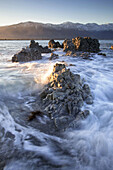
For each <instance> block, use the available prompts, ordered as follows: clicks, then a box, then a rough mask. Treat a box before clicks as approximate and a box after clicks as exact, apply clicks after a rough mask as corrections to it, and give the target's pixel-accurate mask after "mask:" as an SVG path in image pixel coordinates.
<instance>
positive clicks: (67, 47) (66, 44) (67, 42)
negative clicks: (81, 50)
mask: <svg viewBox="0 0 113 170" xmlns="http://www.w3.org/2000/svg"><path fill="white" fill-rule="evenodd" d="M63 46H64V48H63V51H65V52H67V51H75V46H74V44H73V42H72V40H64V42H63Z"/></svg>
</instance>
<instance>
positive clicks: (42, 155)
mask: <svg viewBox="0 0 113 170" xmlns="http://www.w3.org/2000/svg"><path fill="white" fill-rule="evenodd" d="M38 42H39V43H40V44H41V45H43V46H46V45H47V44H48V41H46V40H42V41H38ZM60 42H62V41H60ZM29 43H30V42H29V41H0V170H1V169H4V170H36V169H41V170H43V169H44V170H45V169H52V170H54V169H57V170H67V169H71V170H76V169H78V170H113V50H110V46H111V45H113V41H110V40H109V41H108V40H101V41H100V44H101V45H100V48H101V52H102V53H105V54H106V56H101V55H97V54H94V55H93V57H92V58H91V60H85V59H82V58H73V57H68V56H64V54H65V53H64V52H63V51H62V50H61V49H59V50H57V51H56V52H55V53H57V54H59V56H60V57H59V59H57V60H54V61H50V60H48V58H49V57H50V54H43V59H42V60H39V61H32V62H27V63H12V62H11V58H12V56H13V55H14V54H15V53H17V52H19V51H20V50H21V49H22V48H23V47H26V46H28V45H29ZM62 61H64V62H65V63H67V65H69V64H74V65H75V66H68V67H69V68H70V70H71V71H72V72H73V73H78V74H80V75H81V78H82V79H84V81H86V82H87V83H88V84H89V86H90V88H91V92H92V94H93V97H94V103H93V104H92V105H87V104H84V108H85V109H89V110H90V115H89V116H88V117H87V119H85V120H82V121H81V124H80V128H79V129H73V130H71V131H65V132H64V133H63V134H62V135H53V134H51V133H49V132H47V133H46V131H45V130H44V128H45V127H46V122H47V119H48V118H47V117H46V116H45V117H43V118H37V119H36V120H33V121H32V122H28V121H27V118H28V115H29V114H30V112H31V111H33V110H36V109H39V107H40V106H39V103H38V102H37V101H38V94H39V93H40V91H41V90H42V88H43V86H44V85H45V84H46V83H47V76H48V75H49V74H50V73H51V72H52V68H53V65H54V64H55V63H56V62H62Z"/></svg>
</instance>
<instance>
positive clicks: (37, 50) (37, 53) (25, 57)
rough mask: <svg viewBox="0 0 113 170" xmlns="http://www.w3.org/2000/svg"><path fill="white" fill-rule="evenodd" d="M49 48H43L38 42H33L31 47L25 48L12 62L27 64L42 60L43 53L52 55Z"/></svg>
mask: <svg viewBox="0 0 113 170" xmlns="http://www.w3.org/2000/svg"><path fill="white" fill-rule="evenodd" d="M50 52H51V50H50V49H48V47H42V46H41V45H39V43H38V42H35V41H34V40H31V42H30V45H29V47H26V48H23V49H22V50H21V51H20V52H19V53H17V54H15V55H14V56H13V57H12V62H27V61H33V60H40V59H42V56H41V53H50Z"/></svg>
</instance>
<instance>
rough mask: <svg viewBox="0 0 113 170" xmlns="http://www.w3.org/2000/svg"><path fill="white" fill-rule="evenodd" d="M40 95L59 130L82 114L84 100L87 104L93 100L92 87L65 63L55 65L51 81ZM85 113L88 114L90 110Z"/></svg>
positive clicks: (66, 126)
mask: <svg viewBox="0 0 113 170" xmlns="http://www.w3.org/2000/svg"><path fill="white" fill-rule="evenodd" d="M40 97H41V99H42V103H43V107H44V108H45V111H46V112H48V113H49V115H50V116H51V119H53V121H54V123H55V126H56V127H57V129H58V130H62V129H65V128H68V127H69V125H70V124H71V122H73V121H74V120H76V119H77V117H78V115H79V116H80V115H81V107H82V106H83V104H84V101H86V103H87V104H92V102H93V99H92V95H91V92H90V88H89V86H88V85H87V84H83V83H82V80H81V78H80V75H78V74H73V73H72V72H71V71H70V69H67V68H66V66H65V65H64V64H58V63H56V64H55V65H54V67H53V72H52V73H51V75H50V77H49V83H48V84H47V85H46V87H45V89H44V91H42V93H41V94H40ZM79 113H80V114H79ZM83 113H84V115H88V113H89V112H87V113H86V111H84V112H83ZM83 117H87V116H83Z"/></svg>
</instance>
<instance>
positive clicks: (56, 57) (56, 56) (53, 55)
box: [49, 53, 59, 60]
mask: <svg viewBox="0 0 113 170" xmlns="http://www.w3.org/2000/svg"><path fill="white" fill-rule="evenodd" d="M58 58H59V57H58V54H55V53H51V56H50V58H49V60H55V59H58Z"/></svg>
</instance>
